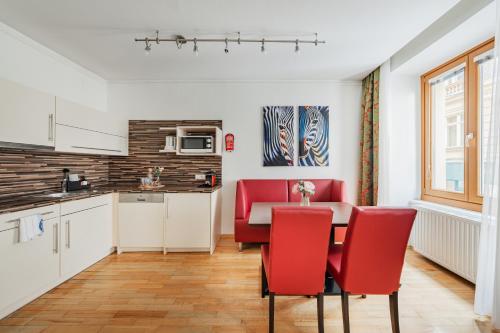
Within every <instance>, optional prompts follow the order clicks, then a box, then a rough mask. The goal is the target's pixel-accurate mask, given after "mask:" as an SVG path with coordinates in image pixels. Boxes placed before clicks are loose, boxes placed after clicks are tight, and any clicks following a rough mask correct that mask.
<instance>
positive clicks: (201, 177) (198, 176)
mask: <svg viewBox="0 0 500 333" xmlns="http://www.w3.org/2000/svg"><path fill="white" fill-rule="evenodd" d="M194 179H195V180H205V175H203V174H200V175H194Z"/></svg>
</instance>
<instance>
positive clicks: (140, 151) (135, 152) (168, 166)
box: [109, 120, 222, 185]
mask: <svg viewBox="0 0 500 333" xmlns="http://www.w3.org/2000/svg"><path fill="white" fill-rule="evenodd" d="M176 126H218V127H219V128H220V129H222V120H199V121H198V120H197V121H195V120H189V121H186V120H184V121H176V120H130V121H129V156H127V157H113V158H111V160H110V165H109V181H110V182H111V183H118V184H121V183H138V181H139V178H140V177H145V176H146V174H147V170H148V168H150V167H153V166H162V167H164V168H165V170H164V171H163V173H162V176H161V180H162V183H163V184H167V185H168V184H180V185H182V184H188V185H191V184H193V183H195V181H194V175H195V174H200V173H205V172H206V171H209V170H213V171H215V172H216V173H217V180H218V182H221V180H222V178H221V177H222V157H221V156H180V155H176V154H175V153H160V152H159V151H160V150H161V149H163V148H164V147H165V136H166V135H167V133H166V132H164V131H160V127H176ZM197 183H199V181H197Z"/></svg>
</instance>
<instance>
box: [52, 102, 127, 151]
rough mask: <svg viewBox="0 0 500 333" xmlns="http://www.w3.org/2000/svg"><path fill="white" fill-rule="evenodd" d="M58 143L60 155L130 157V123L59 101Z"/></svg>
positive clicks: (57, 148) (114, 116)
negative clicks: (67, 153)
mask: <svg viewBox="0 0 500 333" xmlns="http://www.w3.org/2000/svg"><path fill="white" fill-rule="evenodd" d="M56 111H57V114H56V142H55V150H56V151H60V152H70V153H83V154H99V155H128V121H127V120H126V119H125V118H124V117H121V116H119V115H118V114H114V113H113V114H112V113H109V112H102V111H99V110H95V109H92V108H89V107H86V106H83V105H80V104H77V103H73V102H70V101H67V100H64V99H62V98H59V97H57V98H56Z"/></svg>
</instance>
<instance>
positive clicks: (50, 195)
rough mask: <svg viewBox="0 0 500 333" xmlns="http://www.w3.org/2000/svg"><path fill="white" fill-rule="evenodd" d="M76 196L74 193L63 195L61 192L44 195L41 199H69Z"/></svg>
mask: <svg viewBox="0 0 500 333" xmlns="http://www.w3.org/2000/svg"><path fill="white" fill-rule="evenodd" d="M72 195H74V194H73V193H63V192H60V193H50V194H43V195H41V197H45V198H64V197H69V196H72Z"/></svg>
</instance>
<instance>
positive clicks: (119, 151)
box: [71, 146, 122, 153]
mask: <svg viewBox="0 0 500 333" xmlns="http://www.w3.org/2000/svg"><path fill="white" fill-rule="evenodd" d="M71 147H72V148H76V149H92V150H102V151H114V152H116V153H121V152H122V151H121V150H118V149H106V148H95V147H84V146H71Z"/></svg>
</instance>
